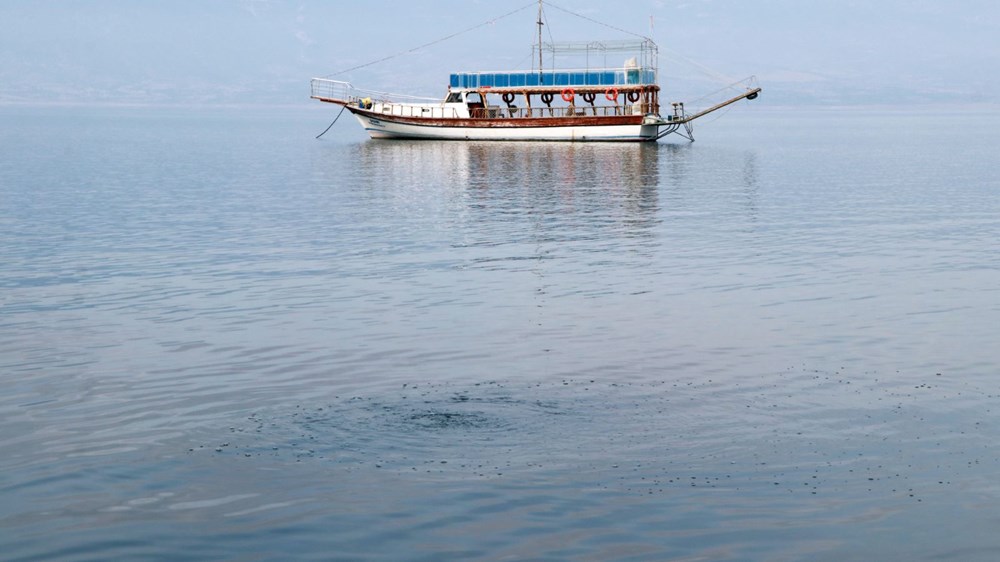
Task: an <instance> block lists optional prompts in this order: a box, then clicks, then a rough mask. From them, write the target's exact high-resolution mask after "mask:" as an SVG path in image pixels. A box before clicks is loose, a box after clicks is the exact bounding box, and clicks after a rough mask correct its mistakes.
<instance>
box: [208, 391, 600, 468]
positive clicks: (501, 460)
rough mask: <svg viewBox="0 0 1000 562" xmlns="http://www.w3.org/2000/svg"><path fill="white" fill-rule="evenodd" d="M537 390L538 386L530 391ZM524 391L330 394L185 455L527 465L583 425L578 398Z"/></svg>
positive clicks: (254, 419) (253, 418)
mask: <svg viewBox="0 0 1000 562" xmlns="http://www.w3.org/2000/svg"><path fill="white" fill-rule="evenodd" d="M533 386H534V389H535V390H540V389H542V388H543V386H544V385H533ZM528 390H529V389H528V388H525V387H519V388H513V389H512V388H510V386H509V385H507V384H506V383H501V382H488V383H479V384H473V385H469V386H468V387H467V388H462V389H460V390H456V389H455V387H454V385H452V384H420V385H408V384H406V385H403V387H402V388H401V389H399V390H397V391H390V392H383V393H379V394H378V395H374V396H351V397H339V396H338V397H335V398H334V400H332V401H330V402H327V403H324V404H322V405H309V404H297V405H295V406H294V407H293V409H292V411H290V412H281V411H260V412H255V413H253V414H251V415H250V416H248V417H247V419H246V423H245V424H241V425H233V426H231V427H229V431H228V435H227V439H225V440H223V441H221V442H219V443H217V444H201V445H199V446H197V447H192V448H191V449H190V451H189V452H200V451H210V452H214V453H216V454H226V455H233V456H237V457H242V458H270V459H276V460H279V461H294V462H302V461H323V462H332V463H335V464H338V465H340V466H343V467H344V468H346V469H348V470H353V469H358V468H379V469H383V468H384V469H398V470H410V471H413V470H425V465H427V464H430V463H435V464H436V465H440V466H438V467H436V468H437V470H436V472H444V468H446V467H445V465H449V464H452V467H448V468H455V469H461V468H465V469H470V470H479V473H480V474H485V473H483V472H482V470H480V469H485V468H487V467H491V468H492V469H494V470H495V469H499V468H500V466H501V465H505V466H511V465H512V463H511V461H512V459H516V458H518V457H520V460H521V461H523V463H522V464H524V465H525V466H530V465H533V464H534V462H535V461H534V460H532V459H533V458H534V457H536V456H537V453H538V449H537V448H536V447H535V446H534V445H533V443H535V442H536V441H537V440H538V439H539V438H543V437H544V436H545V435H547V434H550V433H552V432H556V433H558V432H559V431H560V430H559V426H561V425H562V424H564V423H565V422H567V421H569V420H571V419H572V420H575V421H576V422H577V423H581V422H583V421H585V419H586V416H585V414H584V413H583V412H585V411H586V410H587V407H586V403H585V401H583V400H581V398H583V397H580V396H573V395H572V394H571V393H568V392H565V391H562V395H560V396H551V395H552V392H551V391H552V390H555V389H554V388H551V387H550V388H547V389H545V390H541V393H543V394H546V395H547V396H548V397H547V398H546V399H544V400H543V399H539V398H535V397H529V396H530V394H531V393H530V392H527V391H528Z"/></svg>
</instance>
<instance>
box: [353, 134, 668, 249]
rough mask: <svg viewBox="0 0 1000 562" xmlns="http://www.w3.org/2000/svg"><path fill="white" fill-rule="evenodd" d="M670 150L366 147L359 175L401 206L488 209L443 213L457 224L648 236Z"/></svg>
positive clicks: (445, 144) (444, 144)
mask: <svg viewBox="0 0 1000 562" xmlns="http://www.w3.org/2000/svg"><path fill="white" fill-rule="evenodd" d="M664 148H667V149H670V148H671V145H656V144H605V143H586V144H581V143H518V142H451V141H423V142H365V143H361V144H359V145H358V153H359V154H358V156H357V157H356V162H357V166H358V167H359V168H360V170H359V171H357V172H355V173H356V174H357V176H358V178H359V180H361V182H362V183H363V185H365V186H366V187H367V188H369V189H372V190H374V191H376V192H381V191H384V190H391V191H392V194H391V197H392V198H393V199H394V200H396V201H402V200H408V199H412V202H413V203H415V204H419V205H420V206H421V208H422V209H427V208H428V207H433V206H435V205H447V206H449V207H454V206H455V205H461V206H465V207H467V208H468V209H473V210H475V209H478V210H485V211H488V212H487V213H486V215H482V214H480V215H478V216H477V215H472V214H469V213H462V214H454V215H447V216H446V217H445V215H443V214H442V218H446V220H449V221H450V220H455V218H456V217H458V216H461V217H464V218H466V219H468V220H472V221H482V220H483V219H486V220H487V221H489V220H496V219H502V220H507V221H510V220H524V219H531V220H532V221H549V222H565V221H574V223H575V226H576V227H578V228H579V229H584V230H591V229H596V231H600V230H602V229H606V228H612V229H614V230H615V231H617V232H619V233H624V234H627V235H641V234H642V233H643V231H644V230H646V229H648V228H649V227H650V226H651V225H652V224H654V222H655V220H656V214H657V210H658V205H659V204H658V188H659V185H660V153H661V150H662V149H664ZM674 148H675V149H676V148H679V147H674ZM680 148H681V150H684V149H686V148H687V146H686V145H685V146H684V147H680ZM485 226H488V224H487V225H484V224H482V223H479V224H478V225H477V226H476V229H474V230H478V229H480V228H482V227H485ZM577 234H582V233H580V232H578V233H577Z"/></svg>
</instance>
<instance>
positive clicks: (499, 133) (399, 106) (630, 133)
mask: <svg viewBox="0 0 1000 562" xmlns="http://www.w3.org/2000/svg"><path fill="white" fill-rule="evenodd" d="M541 5H542V2H541V0H540V1H539V20H538V23H539V41H538V44H537V45H536V47H537V53H538V68H537V69H532V70H526V71H513V72H510V71H497V72H459V73H454V74H452V75H451V77H450V82H449V88H448V92H447V95H446V96H445V97H444V99H440V98H437V99H433V98H430V99H429V98H415V97H411V96H401V95H393V94H387V93H382V92H374V91H368V90H361V89H357V88H355V87H354V86H353V85H352V84H350V83H349V82H345V81H339V80H330V79H324V78H313V79H312V95H311V97H312V98H313V99H317V100H319V101H322V102H327V103H332V104H335V105H340V106H342V107H343V108H345V109H346V110H347V111H350V112H351V113H352V114H353V115H354V116H355V117H356V118H357V120H358V122H360V123H361V126H362V127H364V128H365V130H366V131H368V133H369V135H370V136H371V137H372V138H396V139H438V140H528V141H640V142H641V141H656V140H658V139H660V138H663V137H665V136H666V135H669V134H672V133H677V134H680V135H681V136H683V137H685V138H687V139H689V140H692V141H693V140H694V137H693V131H692V126H691V122H692V121H694V120H695V119H697V118H699V117H701V116H703V115H706V114H708V113H711V112H713V111H715V110H718V109H720V108H722V107H725V106H727V105H730V104H732V103H735V102H737V101H740V100H743V99H750V100H752V99H754V98H756V97H757V95H758V93H759V92H760V91H761V89H760V88H759V87H756V84H755V82H754V81H753V79H749V80H748V81H747V83H746V84H745V85H744V87H745V90H744V91H741V92H740V93H739V95H736V96H734V97H732V98H730V99H727V100H725V101H723V102H721V103H718V104H716V105H713V106H712V107H709V108H708V109H705V110H702V111H698V112H696V113H693V114H687V113H686V111H685V108H684V104H683V103H672V104H670V110H669V111H668V112H667V114H666V115H662V113H661V110H662V107H661V104H660V87H659V85H658V83H657V76H658V68H657V54H658V48H657V46H656V44H655V43H654V42H653V40H652V39H649V38H643V39H642V40H641V41H632V42H627V41H624V42H623V41H613V42H610V41H595V42H590V43H563V44H554V43H548V44H543V43H542V41H541V31H540V30H541V27H540V26H541V24H542V18H541V9H542V8H541ZM543 50H544V51H545V52H546V53H547V54H550V55H551V59H552V60H553V61H554V60H557V58H558V57H559V56H561V55H562V56H565V55H572V56H575V57H576V58H577V59H580V58H582V59H583V60H585V61H587V62H588V65H587V66H586V67H585V68H570V69H564V68H558V69H542V62H543V60H544V57H543ZM622 53H627V54H633V55H634V56H631V57H629V58H627V59H625V60H624V62H623V64H622V65H621V66H620V67H614V68H603V67H598V68H593V67H590V65H589V61H591V60H607V58H608V56H609V54H612V55H613V54H622ZM532 58H534V57H532ZM338 117H339V115H338Z"/></svg>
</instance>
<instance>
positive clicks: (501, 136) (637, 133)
mask: <svg viewBox="0 0 1000 562" xmlns="http://www.w3.org/2000/svg"><path fill="white" fill-rule="evenodd" d="M354 116H355V117H356V118H357V119H358V122H359V123H361V126H362V127H364V128H365V130H366V131H368V134H369V135H370V136H371V137H372V138H373V139H437V140H520V141H525V140H528V141H609V142H611V141H618V142H648V141H654V140H656V138H657V131H658V128H657V127H656V126H655V125H642V124H637V125H580V126H542V127H522V126H518V127H470V126H463V127H448V126H441V125H440V124H427V125H422V124H414V123H400V122H398V121H394V120H392V119H391V118H384V117H373V116H370V115H364V114H361V113H355V115H354Z"/></svg>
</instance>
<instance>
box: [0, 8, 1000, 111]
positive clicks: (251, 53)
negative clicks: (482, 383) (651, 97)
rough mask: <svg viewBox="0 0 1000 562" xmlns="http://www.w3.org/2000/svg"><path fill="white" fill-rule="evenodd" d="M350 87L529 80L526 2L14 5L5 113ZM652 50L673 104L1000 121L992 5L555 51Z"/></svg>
mask: <svg viewBox="0 0 1000 562" xmlns="http://www.w3.org/2000/svg"><path fill="white" fill-rule="evenodd" d="M522 6H523V7H526V9H525V10H523V11H521V12H518V13H516V14H514V15H512V16H509V17H507V18H504V19H502V20H500V21H497V22H495V23H493V24H490V25H486V26H483V27H479V28H477V29H476V30H475V31H473V32H469V33H465V34H462V35H459V36H457V37H455V38H453V39H450V40H447V41H444V42H441V43H436V44H434V45H432V46H429V47H426V48H423V49H418V50H417V51H416V52H412V53H408V54H405V55H402V56H398V57H395V58H391V59H390V60H387V61H385V62H382V63H379V64H377V65H373V66H369V67H365V68H363V69H360V70H356V71H352V72H350V73H347V74H344V75H340V76H337V78H341V79H346V80H350V81H351V82H352V83H354V84H355V85H356V86H359V87H364V88H370V89H376V90H387V91H392V92H401V93H413V94H417V95H431V96H439V95H443V94H444V89H445V86H446V85H447V81H448V74H449V73H450V72H453V71H472V70H515V69H521V68H530V66H531V60H530V53H531V42H532V40H533V38H534V37H535V34H536V28H535V25H534V22H535V16H536V9H535V7H534V3H533V2H531V1H530V0H526V1H524V2H514V3H502V2H496V1H490V2H487V1H485V0H481V1H477V0H464V1H462V0H434V1H420V0H411V1H405V2H404V1H389V0H365V1H360V2H359V1H320V0H142V1H139V0H77V1H70V0H3V1H2V2H0V103H66V102H81V103H152V104H160V103H170V104H188V103H190V104H216V103H219V104H234V103H248V104H264V105H269V104H280V105H299V104H309V103H310V100H309V99H308V92H309V79H310V78H311V77H313V76H328V75H331V74H333V73H335V72H337V71H340V70H343V69H346V68H350V67H352V66H356V65H358V64H362V63H365V62H368V61H372V60H377V59H380V58H383V57H387V56H390V55H394V54H398V53H403V52H406V51H408V50H410V49H413V48H415V47H418V46H420V45H424V44H426V43H429V42H432V41H435V40H437V39H441V38H443V37H446V36H448V35H451V34H454V33H456V32H459V31H462V30H465V29H468V28H470V27H473V26H476V25H477V24H481V23H484V22H487V21H489V20H491V19H493V18H496V17H498V16H500V15H503V14H505V13H507V12H510V11H512V10H515V9H517V8H519V7H522ZM556 6H558V7H561V8H565V9H566V10H570V11H573V12H577V13H580V14H582V15H585V16H587V17H588V18H591V19H593V20H598V21H601V22H604V23H606V24H608V25H610V26H613V27H616V28H620V29H624V30H628V31H631V32H634V33H637V34H641V35H649V36H651V37H652V38H653V39H654V40H655V41H656V42H657V43H658V44H659V46H660V60H659V62H660V72H661V80H660V81H661V85H662V86H663V88H664V90H665V91H667V92H668V95H667V97H668V98H670V99H686V98H687V97H697V96H699V95H702V94H704V93H708V92H709V91H712V90H715V89H716V88H719V87H722V86H724V85H725V82H724V80H725V79H724V78H723V77H726V78H731V79H733V80H736V79H740V78H745V77H747V76H750V75H756V76H757V78H758V80H759V82H760V85H761V86H762V87H763V88H764V91H765V96H766V97H765V98H762V99H766V100H767V102H768V103H771V104H775V105H852V104H885V105H895V104H904V105H910V104H956V105H967V104H979V103H991V104H997V103H1000V94H998V93H997V92H998V89H1000V2H997V1H996V0H954V1H948V2H944V1H925V0H868V1H850V0H815V1H810V0H753V1H748V0H637V1H636V0H633V1H629V2H608V1H607V0H559V1H558V2H555V4H554V5H553V6H549V7H548V8H546V19H547V22H548V25H547V26H546V28H545V36H544V37H545V40H546V41H549V40H555V41H579V40H607V39H628V38H629V36H628V35H625V34H622V33H620V32H618V31H616V30H614V29H610V28H607V27H603V26H600V25H597V24H595V23H592V22H590V21H587V20H585V19H581V18H577V17H574V16H572V15H569V14H567V13H565V12H564V11H562V10H559V9H558V8H557V7H556Z"/></svg>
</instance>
